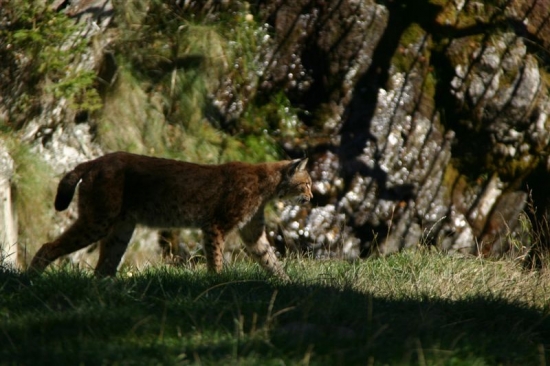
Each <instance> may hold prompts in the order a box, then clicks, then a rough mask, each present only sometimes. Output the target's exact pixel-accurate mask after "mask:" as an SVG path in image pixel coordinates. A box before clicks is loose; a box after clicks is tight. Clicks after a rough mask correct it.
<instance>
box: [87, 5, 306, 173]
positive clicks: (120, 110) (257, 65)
mask: <svg viewBox="0 0 550 366" xmlns="http://www.w3.org/2000/svg"><path fill="white" fill-rule="evenodd" d="M245 4H246V3H240V2H236V3H235V4H228V5H227V6H228V9H225V11H224V12H221V13H219V14H215V15H214V14H212V13H211V12H210V11H204V12H203V11H202V10H203V9H202V8H201V6H200V5H196V4H195V5H188V6H189V7H191V9H189V8H187V5H184V6H182V7H179V6H176V5H173V4H170V3H168V2H164V1H150V2H149V3H148V6H146V7H144V6H143V4H142V3H141V2H136V1H131V2H118V1H117V2H115V3H114V5H115V9H117V12H116V20H115V21H116V24H117V29H118V31H119V33H118V37H117V40H116V42H114V45H113V48H114V54H115V55H116V62H117V66H118V69H119V70H118V73H117V80H116V82H115V84H114V86H113V88H111V89H109V90H108V92H107V93H108V98H106V99H105V100H106V101H105V103H106V105H105V108H104V109H103V111H102V113H101V116H100V118H99V121H98V129H97V130H98V137H99V140H100V141H101V143H102V145H104V146H105V147H106V149H107V150H117V149H123V150H129V151H134V152H140V153H149V154H151V153H152V154H162V155H164V156H166V155H168V156H173V157H178V158H182V159H188V160H193V161H201V162H209V163H217V162H224V161H229V160H243V161H266V160H267V161H269V160H275V159H278V158H280V155H281V154H280V150H279V149H278V147H277V146H278V141H276V140H275V139H274V138H273V137H271V136H269V134H267V133H266V131H268V129H269V131H271V132H275V133H277V131H279V132H280V131H288V128H287V127H286V125H287V124H288V123H289V122H288V121H290V120H293V119H294V120H295V119H296V118H295V114H294V113H293V110H292V109H291V108H288V106H289V105H290V103H289V102H288V99H286V96H284V94H281V95H279V96H277V97H276V100H270V101H269V102H268V103H266V102H265V101H262V100H261V99H262V98H258V97H257V96H256V93H257V84H258V80H259V78H260V76H261V74H262V68H263V67H265V66H263V65H264V62H263V61H264V60H263V59H264V57H265V55H264V52H265V51H261V48H260V47H261V46H262V45H263V42H267V41H269V36H268V35H267V31H266V29H264V28H262V26H260V25H258V24H256V23H255V21H254V17H253V16H252V15H251V14H249V13H248V8H247V7H246V6H245ZM197 7H198V8H197ZM205 8H208V7H207V6H205ZM272 99H273V98H272ZM271 102H280V103H279V104H277V106H276V107H273V105H272V103H271ZM123 131H124V132H125V133H121V132H123ZM282 134H285V132H283V133H282Z"/></svg>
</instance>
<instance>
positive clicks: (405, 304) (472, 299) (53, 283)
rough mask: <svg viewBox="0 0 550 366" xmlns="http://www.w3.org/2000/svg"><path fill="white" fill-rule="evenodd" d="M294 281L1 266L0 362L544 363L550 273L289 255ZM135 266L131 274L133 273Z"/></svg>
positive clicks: (549, 346)
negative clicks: (100, 274)
mask: <svg viewBox="0 0 550 366" xmlns="http://www.w3.org/2000/svg"><path fill="white" fill-rule="evenodd" d="M286 266H287V271H288V273H289V274H290V276H291V277H292V278H293V281H292V282H291V283H281V282H279V281H278V280H276V279H271V278H268V277H267V276H266V275H265V274H264V273H263V272H262V271H261V270H260V269H259V268H258V267H257V266H256V265H255V264H251V263H249V262H247V261H240V262H238V263H235V264H231V265H229V266H227V268H226V270H225V271H224V272H223V273H222V274H221V275H212V274H209V273H207V272H206V271H205V269H204V266H203V265H199V267H198V268H197V269H196V270H194V271H191V270H188V269H185V268H174V267H157V268H150V269H148V270H145V271H142V272H137V273H133V272H129V271H128V268H126V269H123V270H122V271H121V274H120V275H119V276H118V277H117V278H115V279H106V280H99V279H96V278H93V277H92V276H91V275H90V274H89V273H87V272H82V271H74V270H70V269H53V270H50V271H49V272H48V273H46V274H45V275H43V276H41V277H36V278H30V277H28V276H27V275H25V274H22V273H20V272H17V271H14V270H10V269H8V268H3V269H2V270H1V271H0V330H1V331H0V344H1V345H2V346H0V360H2V361H0V363H3V364H4V363H5V364H36V363H41V364H55V363H58V364H140V365H142V364H186V363H189V364H245V365H246V364H262V365H263V364H266V365H269V364H278V365H280V364H373V365H383V364H392V365H395V364H404V365H408V364H419V365H493V364H503V365H511V364H529V365H544V364H546V362H547V360H548V352H549V350H550V318H549V317H548V315H549V314H550V307H549V301H548V300H549V299H550V275H549V274H548V273H547V272H522V271H521V270H520V269H519V268H518V267H517V265H516V264H515V263H514V262H512V261H510V260H506V261H504V260H503V261H482V260H479V259H475V258H462V257H453V256H448V255H444V254H441V253H438V252H431V251H406V252H403V253H399V254H396V255H393V256H390V257H386V258H377V259H369V260H365V261H360V262H355V263H347V262H342V261H313V260H309V259H306V258H298V259H296V258H295V259H289V260H287V262H286ZM130 274H132V275H130Z"/></svg>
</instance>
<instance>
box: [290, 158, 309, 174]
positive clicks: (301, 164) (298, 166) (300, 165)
mask: <svg viewBox="0 0 550 366" xmlns="http://www.w3.org/2000/svg"><path fill="white" fill-rule="evenodd" d="M307 159H308V158H304V159H294V160H292V162H291V163H290V167H289V168H288V175H289V176H292V175H294V174H296V172H299V171H301V170H305V169H306V165H307Z"/></svg>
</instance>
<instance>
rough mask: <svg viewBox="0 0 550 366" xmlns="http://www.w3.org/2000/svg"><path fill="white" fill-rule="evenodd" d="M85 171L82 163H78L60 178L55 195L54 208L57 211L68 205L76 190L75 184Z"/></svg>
mask: <svg viewBox="0 0 550 366" xmlns="http://www.w3.org/2000/svg"><path fill="white" fill-rule="evenodd" d="M87 171H88V169H86V168H84V164H80V165H79V166H77V167H76V168H75V169H73V170H72V171H70V172H69V173H67V174H66V175H65V176H64V177H63V178H62V179H61V181H60V182H59V185H58V186H57V195H56V196H55V209H56V210H57V211H63V210H65V209H67V207H69V204H70V203H71V201H72V199H73V196H74V191H75V190H76V185H77V184H78V182H80V179H82V176H84V174H86V172H87Z"/></svg>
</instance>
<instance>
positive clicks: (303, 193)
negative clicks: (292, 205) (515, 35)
mask: <svg viewBox="0 0 550 366" xmlns="http://www.w3.org/2000/svg"><path fill="white" fill-rule="evenodd" d="M306 165H307V158H305V159H296V160H292V161H290V162H289V163H288V165H286V166H285V167H284V168H283V177H282V180H281V184H280V185H279V190H278V196H279V198H291V199H295V200H296V201H298V202H299V203H306V202H309V201H310V200H311V199H312V198H313V194H312V193H311V178H310V176H309V174H308V172H307V170H306Z"/></svg>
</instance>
